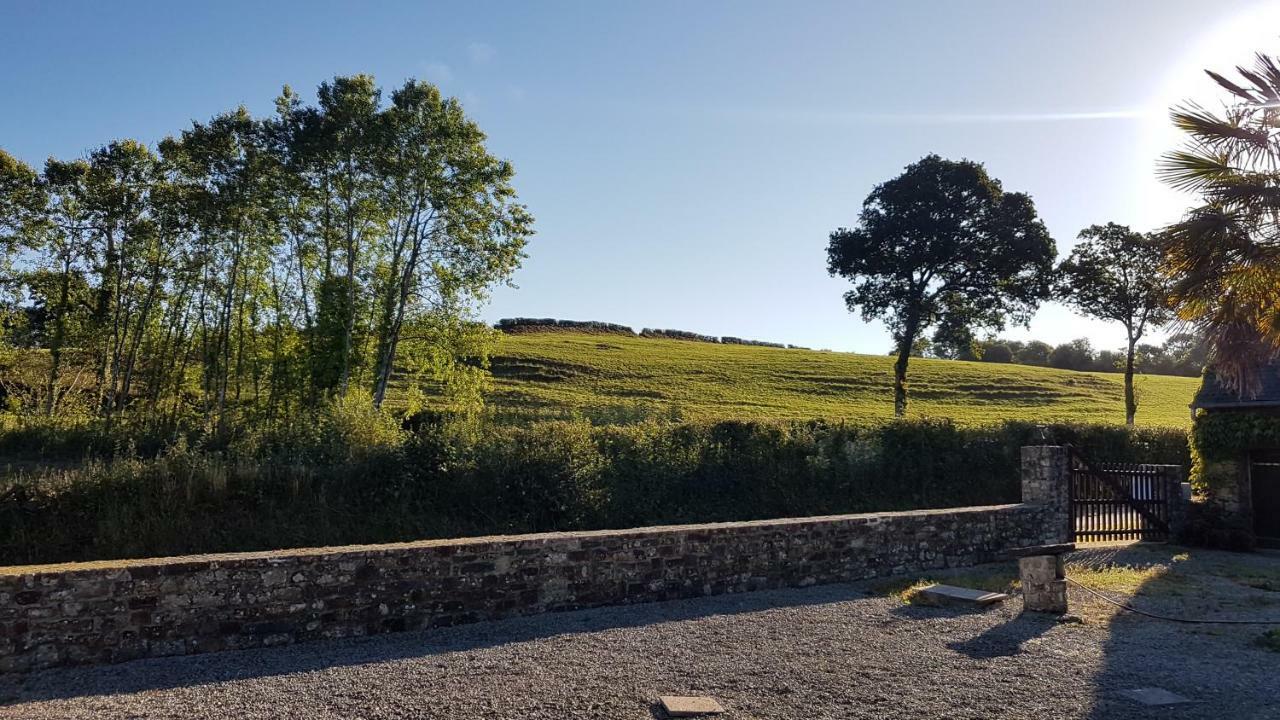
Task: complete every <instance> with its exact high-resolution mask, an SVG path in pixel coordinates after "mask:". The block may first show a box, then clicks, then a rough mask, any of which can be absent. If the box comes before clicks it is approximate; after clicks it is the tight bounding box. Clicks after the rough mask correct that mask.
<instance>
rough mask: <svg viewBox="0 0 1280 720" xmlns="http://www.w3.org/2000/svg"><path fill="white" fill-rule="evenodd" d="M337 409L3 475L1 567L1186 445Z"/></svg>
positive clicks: (854, 499)
mask: <svg viewBox="0 0 1280 720" xmlns="http://www.w3.org/2000/svg"><path fill="white" fill-rule="evenodd" d="M335 412H340V413H346V415H344V416H343V417H341V418H339V419H337V420H331V421H327V422H322V421H319V420H316V421H307V422H298V423H294V425H295V426H297V427H298V428H304V429H306V431H305V432H304V431H303V430H298V431H297V432H296V433H295V434H294V435H292V436H289V437H282V436H279V435H277V436H275V437H266V438H264V437H257V438H254V439H252V441H250V440H248V439H242V440H240V441H237V442H236V443H233V444H230V445H228V446H227V447H225V448H222V449H219V450H211V449H208V448H206V447H193V446H192V445H191V444H188V443H187V442H186V441H185V440H181V441H178V442H175V443H173V444H171V445H169V446H167V447H166V448H164V449H163V450H162V451H160V452H158V453H157V454H155V455H151V456H144V455H143V454H141V453H138V452H136V451H132V452H131V451H124V452H119V453H116V454H115V455H113V456H111V457H107V458H102V459H92V460H89V461H87V462H83V463H79V464H75V465H73V466H69V467H65V468H61V469H45V470H41V471H39V472H30V473H17V474H16V475H11V476H10V479H8V480H6V481H3V482H2V483H0V565H3V564H24V563H36V562H59V561H69V560H90V559H103V558H121V557H140V556H153V555H172V554H186V553H198V552H200V553H202V552H225V551H237V550H258V549H270V548H282V547H301V546H315V545H337V544H351V543H373V542H390V541H400V540H411V539H421V538H431V537H450V536H464V535H481V534H493V533H520V532H542V531H551V530H571V529H595V528H611V527H612V528H617V527H634V526H643V525H658V524H670V523H686V522H715V521H729V520H750V519H760V518H770V517H786V516H804V515H817V514H832V513H844V512H866V511H881V510H886V511H887V510H903V509H913V508H927V507H947V506H962V505H983V504H994V503H1006V502H1017V501H1018V499H1019V478H1018V474H1019V463H1020V448H1021V447H1022V446H1023V445H1027V444H1039V443H1045V442H1055V443H1061V442H1071V443H1073V444H1075V445H1077V446H1080V447H1082V448H1087V449H1088V450H1089V452H1090V453H1091V454H1092V455H1093V456H1094V457H1096V458H1098V459H1105V460H1115V461H1130V462H1164V463H1185V462H1186V458H1187V447H1186V439H1185V433H1183V432H1182V431H1181V430H1175V429H1167V430H1160V429H1133V428H1125V427H1121V426H1083V425H1055V426H1049V427H1042V426H1037V425H1033V424H1030V423H1005V424H1003V425H995V426H976V427H975V426H957V425H955V424H953V423H951V422H948V421H937V420H911V421H899V422H891V423H887V424H882V425H855V424H848V423H842V422H822V421H811V422H717V423H657V422H651V423H643V424H638V425H632V426H592V425H591V424H589V423H587V422H582V421H578V422H551V423H539V424H535V425H532V426H529V427H523V428H518V427H509V426H508V427H504V426H489V427H481V428H475V427H463V426H455V425H449V424H429V425H427V426H425V427H422V428H420V429H417V430H415V431H406V430H398V429H396V428H389V427H385V426H382V425H376V426H375V427H374V428H372V429H370V428H367V427H365V428H363V429H361V428H353V426H354V425H359V424H360V423H362V422H364V423H367V422H368V419H367V418H363V419H362V418H361V417H360V416H359V414H358V413H357V414H352V413H351V412H350V411H349V410H342V409H339V410H337V411H335ZM311 435H314V437H311V439H309V440H308V439H307V438H308V437H310V436H311ZM289 443H294V445H293V446H292V449H291V450H290V449H289V448H290V445H289ZM2 444H3V439H2V438H0V445H2ZM344 447H345V448H347V449H346V450H343V449H342V448H344ZM334 448H337V449H334Z"/></svg>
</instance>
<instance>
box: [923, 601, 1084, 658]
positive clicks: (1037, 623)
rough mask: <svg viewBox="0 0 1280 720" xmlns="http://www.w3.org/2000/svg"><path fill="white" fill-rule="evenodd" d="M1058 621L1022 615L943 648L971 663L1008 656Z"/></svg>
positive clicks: (1031, 614)
mask: <svg viewBox="0 0 1280 720" xmlns="http://www.w3.org/2000/svg"><path fill="white" fill-rule="evenodd" d="M1058 622H1059V621H1058V619H1057V618H1055V617H1053V616H1052V615H1044V614H1041V613H1032V612H1024V613H1022V614H1020V615H1018V616H1017V617H1015V618H1013V619H1012V620H1010V621H1008V622H1006V623H1002V624H1000V625H996V626H994V627H991V628H988V629H987V630H986V631H984V632H982V633H981V634H979V635H976V636H974V637H972V638H969V639H968V640H963V641H960V642H950V643H947V647H948V648H950V649H951V650H954V651H956V652H958V653H960V654H961V655H965V656H968V657H970V658H973V659H974V660H990V659H992V658H998V657H1009V656H1011V655H1017V654H1019V653H1021V652H1023V647H1022V646H1023V645H1024V644H1026V643H1027V641H1029V640H1034V639H1035V638H1038V637H1040V636H1041V635H1044V634H1045V633H1046V632H1048V631H1049V629H1050V628H1052V627H1054V626H1055V625H1057V624H1058Z"/></svg>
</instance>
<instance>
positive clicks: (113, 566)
mask: <svg viewBox="0 0 1280 720" xmlns="http://www.w3.org/2000/svg"><path fill="white" fill-rule="evenodd" d="M1025 507H1029V506H1027V505H1024V504H1021V503H1014V504H1007V505H978V506H970V507H956V508H934V509H926V510H903V511H895V512H873V513H856V514H848V515H815V516H810V517H795V518H774V519H767V520H741V521H734V522H718V523H696V524H690V525H655V526H650V527H638V528H625V529H616V530H577V531H572V532H550V533H529V534H523V535H484V536H477V537H460V538H440V539H433V540H415V541H410V542H399V543H383V544H373V545H335V546H331V547H306V548H289V549H283V550H263V551H250V552H235V553H213V554H203V555H174V556H169V557H151V558H133V559H121V560H96V561H89V562H70V563H56V564H47V565H10V566H0V576H37V575H49V574H72V573H80V572H96V571H112V570H129V569H131V568H143V567H157V566H160V567H169V566H172V567H173V569H174V570H183V571H187V570H194V569H198V568H199V567H202V566H203V567H208V566H212V565H219V564H223V563H241V562H254V561H265V562H266V564H268V565H269V564H271V563H272V561H274V560H281V561H283V560H286V559H297V558H306V557H315V558H333V557H335V556H351V557H360V556H370V555H381V554H385V553H395V552H401V551H405V550H419V549H422V550H428V549H432V548H446V547H450V548H459V547H464V548H465V547H474V548H475V549H476V550H484V549H485V546H492V545H497V544H525V543H530V544H536V543H547V542H553V541H559V540H569V541H572V540H586V539H592V538H601V537H652V536H655V535H656V536H662V535H679V534H683V533H690V532H711V533H717V532H732V531H734V530H742V529H758V528H779V529H782V528H786V527H789V526H797V525H808V524H817V523H824V524H825V523H841V522H849V523H860V522H861V523H869V522H879V521H881V520H888V519H892V518H901V517H928V516H939V517H945V516H952V515H982V514H986V513H991V512H1002V511H1018V510H1021V509H1022V508H1025Z"/></svg>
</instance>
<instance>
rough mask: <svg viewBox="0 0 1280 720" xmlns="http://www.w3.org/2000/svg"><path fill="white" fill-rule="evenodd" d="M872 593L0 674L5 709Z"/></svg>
mask: <svg viewBox="0 0 1280 720" xmlns="http://www.w3.org/2000/svg"><path fill="white" fill-rule="evenodd" d="M871 595H872V594H871V593H869V592H868V590H867V588H865V587H860V586H854V585H824V586H818V587H809V588H804V589H784V590H767V591H760V592H752V593H738V594H730V595H718V596H714V597H699V598H690V599H686V600H671V601H666V602H656V603H645V604H638V605H625V606H614V607H605V608H595V609H590V610H577V611H570V612H559V613H548V614H544V615H532V616H528V617H521V618H511V619H506V620H496V621H492V622H480V623H475V624H472V625H459V626H455V627H452V628H440V629H435V630H419V631H413V632H403V633H393V634H387V635H376V636H372V637H364V638H354V639H347V640H329V641H315V642H307V643H299V644H297V645H289V646H284V647H277V648H259V649H253V650H230V651H225V652H217V653H208V654H204V655H183V656H174V657H167V658H149V659H145V660H134V661H131V662H126V663H121V664H118V665H95V666H87V667H69V668H55V669H52V670H43V671H38V672H33V673H29V674H25V675H0V708H2V707H4V706H6V705H13V704H17V703H26V702H39V701H45V700H61V699H69V698H76V697H91V696H97V695H114V694H118V693H135V692H144V691H148V690H165V689H170V688H176V687H185V686H191V685H201V684H206V683H219V682H226V681H234V680H247V679H254V678H263V677H272V676H280V675H290V674H295V673H306V672H313V671H317V670H324V669H327V668H334V667H346V666H357V665H366V664H370V663H381V662H388V661H395V660H401V659H410V658H422V657H429V656H432V655H443V654H447V653H456V652H467V651H471V650H480V649H483V648H486V647H492V646H496V645H505V644H509V643H518V642H525V641H530V640H538V639H543V638H550V637H555V636H558V635H567V634H576V633H591V632H601V631H607V630H614V629H621V628H631V627H641V626H646V625H654V624H660V623H666V622H678V621H683V620H694V619H697V618H703V617H710V616H715V615H736V614H741V613H753V612H762V611H766V610H772V609H776V608H787V607H803V606H808V605H825V604H828V603H836V602H843V601H847V600H855V599H859V598H866V597H869V596H871Z"/></svg>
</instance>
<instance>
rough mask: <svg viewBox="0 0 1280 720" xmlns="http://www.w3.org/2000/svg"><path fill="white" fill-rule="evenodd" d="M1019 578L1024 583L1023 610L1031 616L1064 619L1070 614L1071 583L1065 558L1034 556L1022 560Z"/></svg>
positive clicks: (1019, 567)
mask: <svg viewBox="0 0 1280 720" xmlns="http://www.w3.org/2000/svg"><path fill="white" fill-rule="evenodd" d="M1018 578H1019V579H1020V580H1022V607H1023V608H1024V609H1026V610H1030V611H1031V612H1043V613H1054V614H1056V615H1064V614H1066V612H1067V581H1066V571H1065V568H1064V567H1063V562H1062V556H1061V555H1032V556H1030V557H1024V558H1018Z"/></svg>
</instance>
